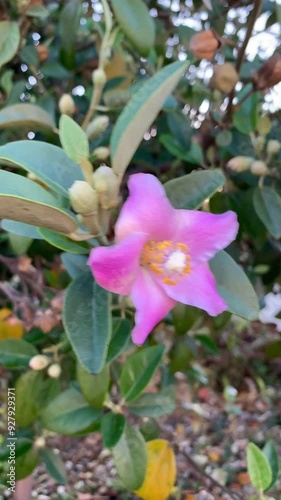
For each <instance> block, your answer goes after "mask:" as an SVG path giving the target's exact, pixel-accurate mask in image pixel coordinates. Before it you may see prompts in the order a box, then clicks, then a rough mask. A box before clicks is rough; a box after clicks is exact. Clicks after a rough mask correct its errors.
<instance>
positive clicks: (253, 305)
mask: <svg viewBox="0 0 281 500" xmlns="http://www.w3.org/2000/svg"><path fill="white" fill-rule="evenodd" d="M210 268H211V271H212V273H213V274H214V276H215V278H216V282H217V289H218V292H219V294H220V295H221V296H222V297H223V298H224V300H225V301H226V303H227V306H228V311H230V312H232V313H234V314H237V315H238V316H241V317H242V318H246V319H248V320H250V321H253V320H255V319H257V317H258V314H259V304H258V299H257V295H256V292H255V290H254V288H253V286H252V285H251V283H250V281H249V280H248V278H247V276H246V274H245V273H244V271H243V270H242V269H241V267H240V266H238V264H236V262H235V260H233V259H232V257H230V255H228V253H226V252H224V251H221V252H218V253H217V254H216V255H215V257H214V258H213V259H212V260H210Z"/></svg>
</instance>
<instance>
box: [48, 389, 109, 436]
mask: <svg viewBox="0 0 281 500" xmlns="http://www.w3.org/2000/svg"><path fill="white" fill-rule="evenodd" d="M99 417H100V412H99V411H97V410H95V409H94V408H92V407H91V406H89V404H88V403H87V401H86V400H85V398H84V396H83V395H82V394H81V393H80V392H78V391H77V390H75V389H73V388H71V389H67V390H66V391H64V392H62V393H61V394H59V395H58V396H57V397H56V398H55V399H54V400H53V401H51V403H50V404H49V405H48V406H47V408H45V410H43V412H42V414H41V418H42V423H43V426H44V427H45V428H46V429H48V430H50V431H53V432H56V433H57V434H63V435H66V436H68V435H72V434H76V433H79V432H82V431H84V429H86V428H87V427H89V426H90V425H92V424H93V423H94V422H96V421H97V420H98V419H99Z"/></svg>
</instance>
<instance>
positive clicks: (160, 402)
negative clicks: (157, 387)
mask: <svg viewBox="0 0 281 500" xmlns="http://www.w3.org/2000/svg"><path fill="white" fill-rule="evenodd" d="M175 408H176V404H175V395H174V392H173V390H172V389H171V388H170V387H168V389H167V390H165V391H162V392H159V393H156V394H155V393H151V394H150V393H149V392H146V393H145V394H142V395H141V396H140V397H139V398H138V399H136V400H135V401H134V402H133V403H132V404H131V405H130V406H128V410H129V411H130V412H131V413H133V414H134V415H137V416H138V417H152V418H158V417H162V416H163V415H168V414H170V413H173V411H174V410H175Z"/></svg>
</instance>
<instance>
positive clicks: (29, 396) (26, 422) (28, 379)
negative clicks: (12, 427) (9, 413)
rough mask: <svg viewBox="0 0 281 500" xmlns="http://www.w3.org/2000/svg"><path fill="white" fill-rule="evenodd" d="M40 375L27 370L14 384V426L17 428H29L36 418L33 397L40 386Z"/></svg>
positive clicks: (36, 413)
mask: <svg viewBox="0 0 281 500" xmlns="http://www.w3.org/2000/svg"><path fill="white" fill-rule="evenodd" d="M40 380H41V373H40V372H38V371H35V370H28V371H27V372H25V373H23V374H22V375H21V376H20V377H19V378H18V379H17V382H16V391H15V397H16V424H17V427H29V426H30V425H32V424H33V422H35V420H36V419H37V416H38V413H39V411H38V406H37V400H36V397H35V394H36V392H38V385H39V384H40Z"/></svg>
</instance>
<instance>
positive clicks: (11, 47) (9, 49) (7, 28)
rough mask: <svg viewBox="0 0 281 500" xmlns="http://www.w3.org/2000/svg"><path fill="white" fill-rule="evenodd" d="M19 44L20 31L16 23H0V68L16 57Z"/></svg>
mask: <svg viewBox="0 0 281 500" xmlns="http://www.w3.org/2000/svg"><path fill="white" fill-rule="evenodd" d="M19 44H20V29H19V24H18V23H17V22H12V21H1V22H0V68H1V66H3V64H6V63H7V62H9V61H10V60H11V59H13V57H14V56H15V55H16V53H17V50H18V48H19Z"/></svg>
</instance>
